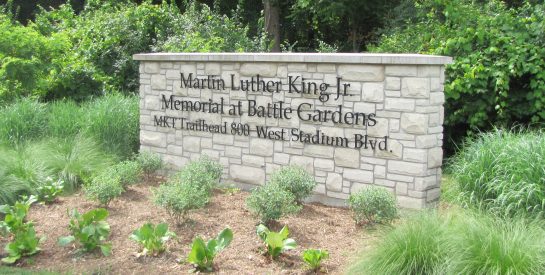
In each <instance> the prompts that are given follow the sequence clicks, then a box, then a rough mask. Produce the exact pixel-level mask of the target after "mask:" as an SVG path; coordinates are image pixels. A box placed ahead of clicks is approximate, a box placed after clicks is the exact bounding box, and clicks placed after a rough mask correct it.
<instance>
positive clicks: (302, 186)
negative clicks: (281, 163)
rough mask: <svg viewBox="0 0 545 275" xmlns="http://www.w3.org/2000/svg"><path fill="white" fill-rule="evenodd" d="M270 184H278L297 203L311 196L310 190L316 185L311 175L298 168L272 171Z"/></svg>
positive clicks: (291, 167) (292, 167) (290, 167)
mask: <svg viewBox="0 0 545 275" xmlns="http://www.w3.org/2000/svg"><path fill="white" fill-rule="evenodd" d="M270 183H271V184H278V185H280V186H281V187H282V188H284V189H285V190H286V191H288V192H290V193H292V194H293V196H295V200H296V201H297V202H298V203H301V202H303V200H304V199H306V198H308V197H309V196H310V195H312V190H314V187H315V186H316V184H317V183H316V181H314V177H313V176H312V175H310V174H309V173H307V172H306V171H305V170H304V169H303V168H301V167H298V166H286V167H283V168H280V169H279V170H277V171H274V172H273V173H272V175H271V179H270Z"/></svg>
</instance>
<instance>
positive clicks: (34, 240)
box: [0, 196, 42, 264]
mask: <svg viewBox="0 0 545 275" xmlns="http://www.w3.org/2000/svg"><path fill="white" fill-rule="evenodd" d="M34 202H36V198H34V197H33V196H30V197H29V198H28V199H26V200H23V201H18V202H16V203H15V204H14V205H13V206H11V207H10V206H7V205H2V206H0V213H3V214H5V217H4V221H1V222H0V229H2V230H0V231H5V232H4V233H10V234H11V235H12V238H11V241H10V242H9V243H8V244H7V245H6V247H5V248H4V250H5V251H6V252H7V253H8V256H7V257H5V258H2V262H3V263H6V264H13V263H15V262H16V261H17V260H19V259H20V258H21V257H25V256H31V255H34V254H36V253H38V252H40V248H39V247H38V245H39V244H40V242H41V241H42V240H41V239H38V237H37V236H36V231H35V230H34V224H33V223H32V222H29V221H25V218H26V216H27V214H28V210H29V209H30V206H31V205H32V203H34Z"/></svg>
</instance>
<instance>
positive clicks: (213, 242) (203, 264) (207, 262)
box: [187, 228, 233, 271]
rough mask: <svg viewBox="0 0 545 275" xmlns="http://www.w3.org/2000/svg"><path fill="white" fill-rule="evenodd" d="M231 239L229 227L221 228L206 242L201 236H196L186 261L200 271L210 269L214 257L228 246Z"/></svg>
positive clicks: (212, 266)
mask: <svg viewBox="0 0 545 275" xmlns="http://www.w3.org/2000/svg"><path fill="white" fill-rule="evenodd" d="M232 240H233V231H232V230H231V229H229V228H225V229H223V230H222V231H221V232H220V233H219V235H218V236H217V237H216V238H214V239H210V240H209V241H208V242H207V243H206V244H205V242H204V240H203V239H202V238H200V237H197V238H195V239H194V240H193V243H192V245H191V252H189V255H188V256H187V261H188V262H189V263H191V264H193V265H195V267H196V268H197V269H198V270H200V271H212V270H213V269H214V258H215V257H216V255H217V254H218V253H219V252H220V251H222V250H223V249H225V248H226V247H227V246H229V244H230V243H231V241H232Z"/></svg>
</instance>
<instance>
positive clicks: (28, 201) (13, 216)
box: [0, 196, 36, 233]
mask: <svg viewBox="0 0 545 275" xmlns="http://www.w3.org/2000/svg"><path fill="white" fill-rule="evenodd" d="M35 202H36V197H34V196H30V197H27V198H25V199H23V200H18V201H17V202H15V204H14V205H13V206H9V205H0V213H3V214H4V215H5V216H4V220H3V221H0V225H2V227H3V228H4V230H5V231H6V232H7V233H15V232H17V231H19V230H20V229H21V228H24V227H25V223H26V221H25V219H26V216H27V214H28V210H29V209H30V206H31V205H32V204H33V203H35Z"/></svg>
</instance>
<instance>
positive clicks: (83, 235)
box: [59, 208, 112, 256]
mask: <svg viewBox="0 0 545 275" xmlns="http://www.w3.org/2000/svg"><path fill="white" fill-rule="evenodd" d="M107 217H108V211H107V210H106V209H104V208H97V209H93V210H91V211H89V212H87V213H85V214H83V215H82V214H80V213H79V212H78V211H77V210H76V209H74V210H72V211H71V212H70V218H71V219H70V224H69V226H68V229H69V230H70V232H71V233H72V234H71V235H69V236H66V237H61V238H60V239H59V245H61V246H66V245H68V244H69V243H71V242H73V241H78V242H79V243H80V245H81V249H82V250H83V251H84V252H90V251H93V250H95V249H97V248H100V251H101V252H102V254H103V255H104V256H108V255H110V253H111V251H112V245H111V244H109V243H106V239H107V238H108V236H109V235H110V225H109V224H108V223H107V222H106V221H105V220H106V218H107Z"/></svg>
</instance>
